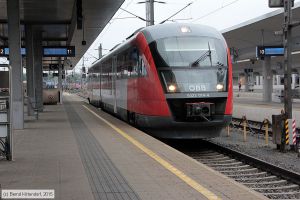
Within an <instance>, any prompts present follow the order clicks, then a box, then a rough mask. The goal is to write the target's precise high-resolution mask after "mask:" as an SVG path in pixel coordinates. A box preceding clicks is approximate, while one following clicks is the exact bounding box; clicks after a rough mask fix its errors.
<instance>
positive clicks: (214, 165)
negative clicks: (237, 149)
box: [207, 162, 243, 167]
mask: <svg viewBox="0 0 300 200" xmlns="http://www.w3.org/2000/svg"><path fill="white" fill-rule="evenodd" d="M240 164H243V163H242V162H231V163H214V164H210V163H208V164H207V165H209V166H210V167H217V166H236V165H240Z"/></svg>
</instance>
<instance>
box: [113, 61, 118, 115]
mask: <svg viewBox="0 0 300 200" xmlns="http://www.w3.org/2000/svg"><path fill="white" fill-rule="evenodd" d="M116 80H117V56H114V57H113V59H112V95H113V104H114V113H117V88H116Z"/></svg>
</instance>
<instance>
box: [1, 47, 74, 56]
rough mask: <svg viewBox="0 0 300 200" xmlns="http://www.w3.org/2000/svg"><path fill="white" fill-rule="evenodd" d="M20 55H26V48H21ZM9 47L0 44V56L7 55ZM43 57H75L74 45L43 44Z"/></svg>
mask: <svg viewBox="0 0 300 200" xmlns="http://www.w3.org/2000/svg"><path fill="white" fill-rule="evenodd" d="M21 54H22V56H26V48H24V47H22V48H21ZM8 56H9V48H8V47H6V46H0V57H8ZM43 56H44V57H75V46H45V47H43Z"/></svg>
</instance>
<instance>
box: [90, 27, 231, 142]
mask: <svg viewBox="0 0 300 200" xmlns="http://www.w3.org/2000/svg"><path fill="white" fill-rule="evenodd" d="M88 94H89V96H88V99H89V101H90V103H91V104H93V105H96V106H99V107H101V108H102V109H104V110H106V111H108V112H111V113H113V114H115V115H116V116H118V117H120V118H122V119H123V120H126V121H128V122H129V123H130V124H133V125H135V126H137V127H139V128H140V129H142V130H145V131H146V132H148V133H149V134H152V135H154V136H156V137H160V138H180V139H187V138H190V139H192V138H210V137H217V136H219V134H220V132H221V130H222V129H223V127H225V126H226V125H228V124H229V122H230V121H231V117H232V65H231V59H230V55H229V50H228V47H227V44H226V42H225V40H224V38H223V36H222V35H221V34H220V33H219V32H218V31H216V30H215V29H214V28H211V27H208V26H202V25H196V24H180V23H174V24H162V25H155V26H150V27H146V28H143V29H140V30H138V31H136V32H135V33H134V34H133V35H132V36H131V37H129V38H127V40H126V41H125V42H124V43H123V44H120V45H119V46H117V47H116V48H114V49H113V50H111V51H110V53H109V54H107V55H105V56H104V57H103V58H101V59H100V60H99V61H98V62H97V63H95V64H94V65H93V66H91V68H90V69H89V75H88Z"/></svg>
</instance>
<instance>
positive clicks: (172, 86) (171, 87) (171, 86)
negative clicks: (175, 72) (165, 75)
mask: <svg viewBox="0 0 300 200" xmlns="http://www.w3.org/2000/svg"><path fill="white" fill-rule="evenodd" d="M168 89H169V92H175V91H176V86H175V85H173V84H171V85H169V87H168Z"/></svg>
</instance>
